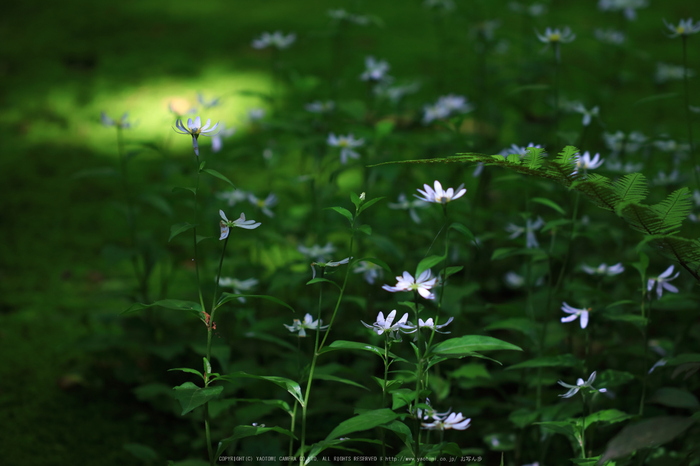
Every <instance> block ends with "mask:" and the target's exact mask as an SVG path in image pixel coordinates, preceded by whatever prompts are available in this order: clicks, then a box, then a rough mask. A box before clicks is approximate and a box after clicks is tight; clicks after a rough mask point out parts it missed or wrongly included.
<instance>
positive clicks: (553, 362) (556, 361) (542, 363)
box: [506, 354, 583, 370]
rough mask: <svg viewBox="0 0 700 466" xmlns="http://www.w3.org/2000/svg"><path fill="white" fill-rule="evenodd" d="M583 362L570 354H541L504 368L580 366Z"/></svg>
mask: <svg viewBox="0 0 700 466" xmlns="http://www.w3.org/2000/svg"><path fill="white" fill-rule="evenodd" d="M582 365H583V364H582V363H581V361H579V360H578V359H577V358H576V357H575V356H574V355H572V354H560V355H557V356H543V357H541V358H535V359H530V360H529V361H524V362H521V363H518V364H514V365H512V366H510V367H507V368H506V370H516V369H532V368H533V367H581V366H582Z"/></svg>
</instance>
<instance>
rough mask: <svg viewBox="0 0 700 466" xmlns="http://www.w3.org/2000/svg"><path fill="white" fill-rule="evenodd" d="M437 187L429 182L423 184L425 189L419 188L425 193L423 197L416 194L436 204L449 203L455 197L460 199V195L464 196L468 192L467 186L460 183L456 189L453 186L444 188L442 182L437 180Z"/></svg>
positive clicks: (419, 190) (423, 199)
mask: <svg viewBox="0 0 700 466" xmlns="http://www.w3.org/2000/svg"><path fill="white" fill-rule="evenodd" d="M434 186H435V189H434V190H433V188H431V187H430V186H428V185H427V184H424V185H423V189H418V192H419V193H421V194H422V195H423V197H421V196H419V195H417V194H414V196H416V197H417V198H418V199H420V200H422V201H425V202H434V203H436V204H447V203H448V202H450V201H453V200H455V199H459V198H460V197H462V196H464V194H465V193H466V192H467V190H466V188H464V184H460V185H459V187H457V189H456V190H454V189H452V188H448V189H447V190H443V189H442V184H440V182H439V181H438V180H435V183H434Z"/></svg>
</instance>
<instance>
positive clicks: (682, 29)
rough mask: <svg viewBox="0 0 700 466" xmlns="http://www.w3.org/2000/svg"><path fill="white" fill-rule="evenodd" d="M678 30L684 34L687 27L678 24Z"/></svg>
mask: <svg viewBox="0 0 700 466" xmlns="http://www.w3.org/2000/svg"><path fill="white" fill-rule="evenodd" d="M676 32H677V33H678V34H683V33H684V32H685V28H684V27H683V26H678V27H677V28H676Z"/></svg>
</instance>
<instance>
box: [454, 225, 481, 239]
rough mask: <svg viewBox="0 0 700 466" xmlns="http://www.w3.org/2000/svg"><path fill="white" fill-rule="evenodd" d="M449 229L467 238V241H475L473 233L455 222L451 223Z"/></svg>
mask: <svg viewBox="0 0 700 466" xmlns="http://www.w3.org/2000/svg"><path fill="white" fill-rule="evenodd" d="M450 229H452V230H456V231H458V232H460V233H462V234H463V235H464V236H466V237H467V239H468V240H469V241H476V238H475V237H474V233H472V232H471V230H470V229H469V228H467V227H465V226H464V225H462V224H461V223H457V222H455V223H453V224H452V225H450Z"/></svg>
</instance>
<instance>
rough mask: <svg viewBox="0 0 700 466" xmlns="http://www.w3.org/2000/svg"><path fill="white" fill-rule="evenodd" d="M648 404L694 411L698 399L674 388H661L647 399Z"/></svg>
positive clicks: (685, 391) (687, 392)
mask: <svg viewBox="0 0 700 466" xmlns="http://www.w3.org/2000/svg"><path fill="white" fill-rule="evenodd" d="M649 403H658V404H660V405H664V406H668V407H670V408H687V409H696V408H697V407H698V399H697V398H696V397H695V395H693V394H692V393H690V392H689V391H687V390H682V389H680V388H674V387H662V388H659V389H658V390H656V393H654V395H652V397H651V398H649Z"/></svg>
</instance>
